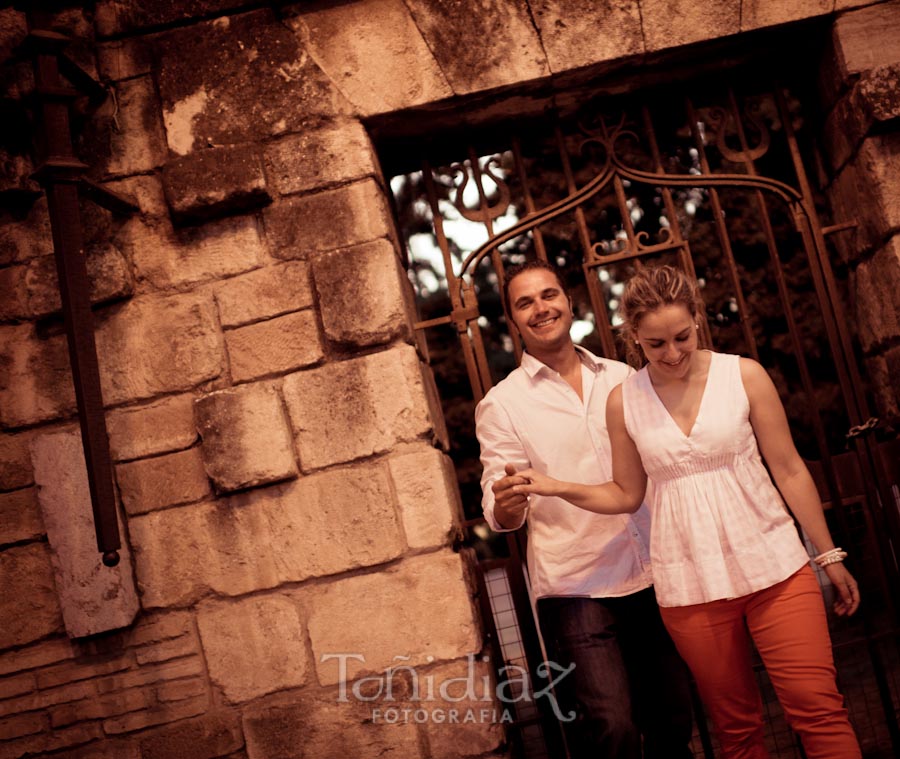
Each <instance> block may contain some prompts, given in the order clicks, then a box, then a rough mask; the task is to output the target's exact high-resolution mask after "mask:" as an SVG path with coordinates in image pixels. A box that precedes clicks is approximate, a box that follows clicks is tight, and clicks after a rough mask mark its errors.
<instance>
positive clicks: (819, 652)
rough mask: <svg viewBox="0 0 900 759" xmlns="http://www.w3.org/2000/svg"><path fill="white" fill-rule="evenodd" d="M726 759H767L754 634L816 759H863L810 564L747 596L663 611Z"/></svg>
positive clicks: (786, 709) (788, 711) (797, 728)
mask: <svg viewBox="0 0 900 759" xmlns="http://www.w3.org/2000/svg"><path fill="white" fill-rule="evenodd" d="M660 612H662V617H663V621H664V622H665V625H666V628H667V629H668V630H669V634H670V635H671V636H672V640H674V641H675V645H676V646H677V648H678V651H679V653H680V654H681V656H682V658H683V659H684V660H685V662H686V663H687V665H688V667H690V669H691V672H692V673H693V675H694V679H695V680H696V681H697V687H698V689H699V690H700V697H701V698H702V699H703V703H704V704H705V705H706V708H707V710H708V711H709V714H710V717H711V718H712V721H713V724H714V725H715V727H716V732H717V734H718V736H719V743H720V745H721V747H722V755H723V756H724V757H727V759H766V758H767V757H768V756H769V753H768V751H766V748H765V743H764V741H763V719H762V700H761V698H760V694H759V688H758V687H757V684H756V678H755V677H754V674H753V670H752V663H751V658H750V656H751V649H750V637H752V638H753V642H754V643H755V644H756V648H757V650H758V651H759V654H760V656H761V657H762V660H763V663H764V664H765V666H766V671H767V672H768V674H769V679H770V680H771V681H772V685H773V686H774V688H775V692H776V693H777V695H778V700H779V701H780V702H781V706H782V708H783V709H784V713H785V716H786V717H787V720H788V723H789V724H790V726H791V727H792V728H793V729H794V730H795V731H796V732H797V733H798V734H799V735H800V738H801V740H802V741H803V748H804V750H805V751H806V755H807V757H808V758H809V759H860V757H861V756H862V754H861V753H860V750H859V744H858V742H857V740H856V735H855V734H854V732H853V728H852V727H851V726H850V722H849V720H848V719H847V710H846V709H845V708H844V699H843V697H842V696H841V694H840V693H839V692H838V690H837V685H836V683H835V670H834V658H833V656H832V652H831V638H830V637H829V635H828V626H827V623H826V617H825V604H824V602H823V600H822V592H821V590H820V589H819V584H818V582H817V581H816V577H815V574H814V573H813V570H812V568H811V567H810V566H809V565H807V566H805V567H804V568H803V569H801V570H800V571H799V572H796V573H795V574H793V575H791V576H790V577H788V578H787V579H786V580H783V581H782V582H780V583H778V584H776V585H773V586H772V587H771V588H766V589H765V590H760V591H757V592H756V593H751V594H750V595H747V596H742V597H740V598H733V599H729V600H724V601H712V602H710V603H705V604H696V605H694V606H676V607H666V608H661V609H660Z"/></svg>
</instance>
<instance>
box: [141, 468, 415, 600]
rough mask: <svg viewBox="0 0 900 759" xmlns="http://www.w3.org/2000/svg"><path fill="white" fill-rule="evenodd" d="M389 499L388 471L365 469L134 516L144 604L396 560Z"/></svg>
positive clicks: (397, 539) (398, 548) (399, 547)
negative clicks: (206, 502) (209, 502)
mask: <svg viewBox="0 0 900 759" xmlns="http://www.w3.org/2000/svg"><path fill="white" fill-rule="evenodd" d="M392 501H393V499H392V496H391V491H390V485H389V482H388V479H387V476H386V473H385V471H384V469H383V468H381V467H365V468H362V469H359V470H337V471H333V472H323V473H322V474H319V475H313V476H310V477H304V478H303V479H301V480H298V481H297V482H293V483H290V484H285V485H279V486H275V487H271V488H266V489H265V490H255V491H252V492H249V493H244V494H241V495H237V496H233V497H232V498H230V499H227V500H220V501H218V502H216V503H215V504H200V505H195V506H185V507H183V508H179V509H169V510H167V511H161V512H155V513H152V514H149V515H147V516H143V517H137V518H134V519H132V520H131V521H130V532H131V539H132V543H133V545H134V547H135V554H136V556H137V575H138V581H139V584H140V586H141V589H142V593H143V602H144V607H145V608H152V607H158V606H173V605H183V604H186V603H190V602H191V601H193V600H195V599H197V598H199V597H200V596H202V595H203V594H204V593H206V592H207V591H208V590H213V591H215V592H217V593H221V594H225V595H242V594H244V593H249V592H250V591H253V590H258V589H262V588H272V587H275V586H277V585H280V584H282V583H285V582H299V581H301V580H305V579H308V578H309V577H319V576H324V575H328V574H334V573H337V572H342V571H346V570H348V569H355V568H358V567H362V566H370V565H373V564H379V563H381V562H385V561H390V560H391V559H394V558H396V557H397V556H399V555H400V553H401V552H402V551H403V547H404V546H403V539H402V537H401V533H400V527H399V524H398V522H397V516H396V513H395V511H394V507H393V503H392ZM197 536H204V537H205V538H206V539H205V540H203V541H199V540H198V539H197Z"/></svg>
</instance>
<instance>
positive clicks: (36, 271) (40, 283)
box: [18, 245, 134, 319]
mask: <svg viewBox="0 0 900 759" xmlns="http://www.w3.org/2000/svg"><path fill="white" fill-rule="evenodd" d="M85 264H86V267H87V274H88V283H89V287H90V290H89V297H90V299H91V303H93V304H100V303H108V302H109V301H113V300H118V299H120V298H125V297H127V296H129V295H131V294H132V292H134V278H133V277H132V275H131V269H130V267H129V265H128V262H127V261H126V260H125V258H124V256H123V255H122V253H121V251H119V250H118V249H116V248H114V247H113V246H112V245H103V246H97V247H93V248H89V249H88V250H87V252H86V255H85ZM18 286H19V288H20V290H21V293H22V295H23V299H24V306H25V310H24V314H23V315H24V316H25V317H26V318H30V319H34V318H38V317H43V316H48V315H50V314H54V313H57V312H58V311H59V310H60V309H61V308H62V305H61V302H60V296H59V279H58V277H57V274H56V260H55V258H54V257H53V256H40V257H38V258H34V259H32V260H31V261H30V262H29V263H28V264H27V265H26V266H25V267H23V273H22V279H21V280H20V282H19V285H18Z"/></svg>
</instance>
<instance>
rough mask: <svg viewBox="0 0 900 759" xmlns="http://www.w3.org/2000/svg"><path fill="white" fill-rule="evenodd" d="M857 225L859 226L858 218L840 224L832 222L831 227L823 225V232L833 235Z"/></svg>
mask: <svg viewBox="0 0 900 759" xmlns="http://www.w3.org/2000/svg"><path fill="white" fill-rule="evenodd" d="M857 227H859V222H858V221H857V220H856V219H851V220H850V221H844V222H841V223H840V224H832V225H831V226H830V227H822V234H823V235H826V236H827V235H833V234H834V233H835V232H846V231H847V230H848V229H856V228H857Z"/></svg>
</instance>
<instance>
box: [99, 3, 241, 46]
mask: <svg viewBox="0 0 900 759" xmlns="http://www.w3.org/2000/svg"><path fill="white" fill-rule="evenodd" d="M233 7H234V2H233V0H192V2H191V3H190V5H189V6H186V5H185V3H180V2H158V3H146V2H144V1H143V0H100V1H99V2H98V3H97V10H96V14H97V15H96V25H97V34H99V35H101V36H104V37H109V36H112V35H116V34H123V33H125V32H133V31H137V30H139V29H145V28H147V27H153V26H163V25H168V24H171V23H173V22H182V23H183V22H185V21H187V20H189V19H192V18H198V19H199V18H205V17H208V16H211V15H214V14H216V13H218V12H219V11H223V10H227V9H230V8H233Z"/></svg>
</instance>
